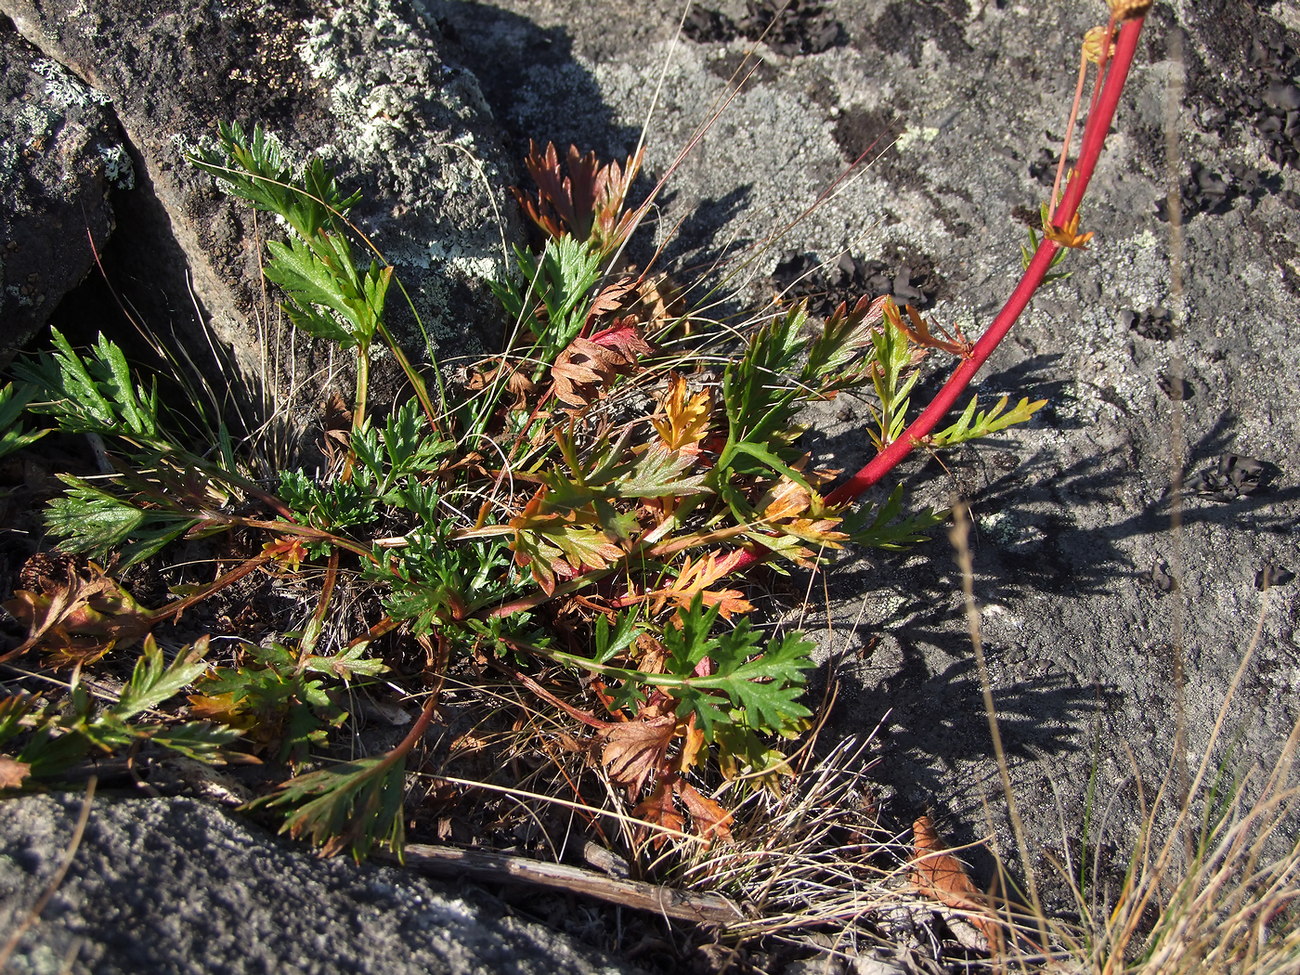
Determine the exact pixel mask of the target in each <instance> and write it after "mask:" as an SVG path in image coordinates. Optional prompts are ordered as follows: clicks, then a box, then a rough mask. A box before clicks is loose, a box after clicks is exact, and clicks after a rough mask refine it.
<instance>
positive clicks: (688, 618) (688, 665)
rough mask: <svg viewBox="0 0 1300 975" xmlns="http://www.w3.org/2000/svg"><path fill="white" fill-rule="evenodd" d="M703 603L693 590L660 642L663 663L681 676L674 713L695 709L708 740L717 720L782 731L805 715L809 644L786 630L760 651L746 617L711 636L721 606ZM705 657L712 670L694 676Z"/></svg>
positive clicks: (682, 714)
mask: <svg viewBox="0 0 1300 975" xmlns="http://www.w3.org/2000/svg"><path fill="white" fill-rule="evenodd" d="M702 606H703V603H702V599H701V597H699V596H696V598H695V600H694V602H693V603H692V604H691V607H690V609H689V610H682V611H680V612H679V613H678V617H677V623H678V625H677V626H676V627H668V628H666V629H665V630H664V635H663V643H664V646H665V647H666V648H667V649H668V651H669V655H668V659H667V661H666V664H665V666H666V668H667V669H668V670H669V671H670V672H671V673H673V674H677V675H683V677H684V679H682V680H681V682H680V683H679V684H676V685H674V686H673V688H672V694H673V696H674V697H676V698H677V700H678V701H679V704H678V708H677V714H678V716H679V717H682V718H686V717H687V716H689V715H691V714H694V715H695V719H696V722H697V724H698V726H699V728H700V730H701V731H702V732H703V733H704V737H705V738H706V739H707V740H709V741H713V740H714V737H715V733H716V728H717V727H718V726H720V725H722V724H730V723H734V722H735V721H737V720H739V721H742V722H743V723H744V724H746V725H747V726H748V727H750V728H753V729H754V730H756V731H759V732H762V733H765V734H786V733H788V732H789V731H790V730H791V729H792V728H794V727H795V726H796V725H797V724H798V723H799V722H800V721H802V720H803V719H804V718H807V717H809V716H810V715H811V713H812V712H811V711H809V710H808V708H806V707H805V706H804V705H802V704H800V703H799V698H800V697H801V696H802V694H803V691H804V684H805V682H806V679H807V678H806V676H805V671H808V670H811V669H812V668H813V667H814V664H813V661H812V657H811V656H810V654H811V651H812V649H813V644H812V643H811V642H810V641H808V640H806V639H805V638H804V637H802V636H801V635H799V634H788V635H787V636H785V637H784V638H782V639H781V640H773V641H771V642H769V643H768V645H767V647H766V648H765V649H764V650H763V651H762V652H761V653H759V652H757V651H758V643H759V636H758V633H757V632H756V631H755V630H754V629H753V627H752V626H751V625H750V623H749V620H748V619H742V620H741V621H740V622H739V623H738V624H737V625H736V627H735V628H734V629H732V630H724V631H722V632H720V633H719V634H717V635H716V636H710V635H709V634H710V631H711V630H712V629H713V626H714V625H715V623H716V622H717V618H718V611H719V607H717V606H715V607H713V608H712V609H710V610H708V611H704V610H703V608H702ZM705 658H708V659H709V660H710V661H711V663H712V665H713V673H712V674H711V675H709V676H707V677H700V676H693V675H694V674H695V671H696V669H697V667H698V666H699V665H700V663H701V662H702V661H703V660H704V659H705ZM686 675H691V676H686ZM728 705H729V706H728ZM737 711H739V713H736V712H737Z"/></svg>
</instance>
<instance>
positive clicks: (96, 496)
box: [45, 474, 200, 567]
mask: <svg viewBox="0 0 1300 975" xmlns="http://www.w3.org/2000/svg"><path fill="white" fill-rule="evenodd" d="M58 477H59V480H60V481H62V482H63V483H64V484H66V485H67V486H68V491H67V493H66V494H64V496H63V497H61V498H54V499H52V500H51V501H50V502H49V505H48V506H47V508H46V511H45V525H46V527H47V528H48V529H49V530H50V532H51V533H52V534H54V535H58V536H60V537H61V538H62V539H63V541H61V542H60V543H59V546H60V548H62V549H64V550H65V551H70V552H84V553H86V554H88V555H90V556H91V557H92V558H95V559H101V560H102V559H106V558H107V557H108V556H109V554H110V553H112V552H113V551H115V550H120V554H121V556H122V561H121V563H120V567H125V566H128V565H134V564H135V563H137V562H140V561H143V560H144V559H147V558H149V557H150V556H151V555H153V554H155V553H156V552H157V551H158V550H159V549H161V548H162V547H163V546H164V545H166V544H167V543H168V542H170V541H172V540H173V539H175V538H178V537H180V536H181V535H183V534H184V533H185V532H186V531H188V530H189V529H191V528H193V527H194V526H195V525H197V524H198V523H199V520H200V519H198V518H196V517H195V516H194V515H193V514H189V513H184V512H176V511H170V510H168V509H165V508H157V507H150V508H145V507H141V506H140V505H138V504H135V503H133V502H132V501H130V500H128V499H126V498H123V497H119V496H118V495H116V494H113V493H111V492H109V491H106V490H102V489H100V488H97V487H95V486H94V485H92V484H90V483H89V482H88V481H83V480H82V479H81V478H79V477H73V476H72V475H70V474H60V475H58Z"/></svg>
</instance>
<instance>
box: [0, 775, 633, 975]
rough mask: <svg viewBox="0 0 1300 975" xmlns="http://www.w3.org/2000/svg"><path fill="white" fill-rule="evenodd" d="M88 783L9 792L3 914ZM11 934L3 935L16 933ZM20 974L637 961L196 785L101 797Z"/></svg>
mask: <svg viewBox="0 0 1300 975" xmlns="http://www.w3.org/2000/svg"><path fill="white" fill-rule="evenodd" d="M80 805H81V803H80V800H79V799H78V797H77V796H75V795H73V796H58V797H56V796H32V797H28V798H23V799H12V800H9V801H6V802H4V803H3V804H0V827H2V828H0V930H3V931H5V932H9V931H12V930H14V929H15V927H16V926H17V925H19V924H22V923H24V921H25V920H26V919H27V918H28V916H29V913H30V911H31V909H32V907H33V906H34V905H35V904H36V902H37V900H38V898H39V897H40V896H41V894H42V892H43V891H44V890H45V889H46V888H47V886H48V885H49V884H50V882H51V880H52V879H54V877H55V874H56V871H57V869H58V867H59V865H60V863H61V861H62V860H63V857H64V854H65V851H66V850H67V849H68V846H69V843H70V841H71V837H72V833H73V827H74V825H75V823H76V821H77V816H78V813H79V810H80ZM6 936H7V935H6ZM6 970H7V971H10V972H13V973H15V975H45V973H49V975H53V973H56V972H73V973H81V972H95V973H97V975H110V973H122V975H141V973H144V972H148V973H151V975H152V973H158V975H163V973H188V972H228V973H232V975H234V973H242V972H248V973H253V972H261V973H265V972H285V973H287V972H294V973H310V972H375V973H384V975H400V973H411V975H415V973H430V972H437V973H452V972H459V973H471V972H473V973H479V972H501V973H511V975H530V973H531V975H549V973H554V972H566V973H567V972H573V973H584V975H586V973H590V975H597V973H604V975H613V973H616V972H626V971H630V970H631V969H629V968H627V967H624V966H622V965H616V964H614V963H613V962H611V961H610V960H608V959H603V958H600V957H598V956H597V955H596V954H595V953H594V952H592V951H589V950H587V949H584V948H582V947H580V946H578V945H576V944H574V943H573V942H572V941H570V940H569V939H567V938H566V937H565V936H563V935H560V934H556V933H555V932H552V931H548V930H546V929H544V928H542V927H540V926H538V925H536V924H531V923H527V922H524V921H521V920H519V919H517V918H513V917H509V916H506V915H505V914H504V912H503V909H502V907H501V906H500V905H499V904H497V903H494V902H493V901H492V900H491V899H490V898H489V897H487V896H486V895H485V894H483V893H481V892H479V891H475V890H473V889H471V888H457V887H455V886H454V885H440V884H437V883H433V882H429V881H425V880H422V879H420V878H418V877H415V876H413V875H411V874H409V873H406V872H403V871H400V870H396V869H393V868H389V867H380V866H374V865H365V866H360V867H358V866H356V865H354V864H353V863H352V862H351V861H350V860H347V859H343V858H339V859H333V860H319V859H316V858H314V857H312V856H310V855H309V854H308V853H307V852H306V851H305V850H304V849H303V848H302V847H297V846H292V845H290V844H287V843H283V842H280V841H278V840H276V839H275V838H274V837H271V836H269V835H267V834H265V833H262V832H261V831H259V830H257V829H256V828H254V827H251V826H250V825H249V824H248V823H247V822H246V821H244V820H242V819H233V818H231V817H230V816H228V815H226V814H225V813H224V812H222V811H221V810H219V809H217V808H216V807H214V806H210V805H207V804H205V803H202V802H197V801H195V800H191V799H129V800H113V799H106V798H103V797H100V798H97V799H96V800H95V802H94V805H93V807H92V809H91V813H90V819H89V822H88V824H87V827H86V831H85V835H84V837H83V838H82V841H81V843H80V845H79V846H78V847H77V848H76V854H75V856H74V858H73V860H72V866H71V869H70V870H69V871H68V873H67V876H66V878H65V879H64V880H63V882H62V883H61V884H59V886H58V888H57V889H56V891H55V892H54V895H53V896H52V898H51V899H50V900H49V902H48V904H46V905H45V908H44V910H43V911H42V912H41V915H40V919H39V921H38V922H37V923H35V924H33V925H32V926H31V927H30V928H29V929H28V930H27V932H26V933H25V934H24V935H23V937H22V939H21V940H20V941H19V945H18V950H17V952H16V954H15V955H14V957H13V958H11V959H10V962H9V967H8V968H7V969H6Z"/></svg>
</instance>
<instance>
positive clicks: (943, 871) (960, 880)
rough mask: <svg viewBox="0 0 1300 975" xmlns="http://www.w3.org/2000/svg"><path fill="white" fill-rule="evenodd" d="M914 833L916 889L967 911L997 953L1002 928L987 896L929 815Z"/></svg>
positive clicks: (927, 895)
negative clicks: (950, 847)
mask: <svg viewBox="0 0 1300 975" xmlns="http://www.w3.org/2000/svg"><path fill="white" fill-rule="evenodd" d="M912 834H913V838H914V841H913V842H914V847H915V849H914V852H913V856H912V877H911V880H912V883H913V884H914V885H915V886H916V889H917V890H919V891H920V892H921V893H922V894H924V895H925V896H926V897H930V898H932V899H934V900H936V901H938V902H939V903H940V904H943V905H944V906H946V907H951V908H953V909H955V910H958V911H964V912H967V913H968V914H969V917H968V920H969V921H970V922H971V924H973V925H975V927H976V928H977V929H979V932H980V933H981V934H982V935H984V937H985V938H986V939H987V940H988V943H989V948H990V949H991V950H995V951H996V950H997V949H998V946H999V945H1001V943H1002V925H1001V924H1000V923H999V922H998V920H997V915H996V914H995V913H994V911H993V910H992V909H991V906H990V904H989V898H988V896H987V895H985V893H984V892H983V891H982V890H980V889H979V888H978V887H976V886H975V884H974V883H972V882H971V879H970V876H969V875H968V874H967V873H966V868H965V867H964V866H963V865H962V862H961V861H960V860H958V859H957V858H956V857H955V856H953V855H952V854H951V853H948V852H946V848H945V847H944V846H943V844H942V843H941V842H940V840H939V834H938V832H937V831H936V830H935V828H934V824H933V823H932V822H931V821H930V817H929V816H922V817H920V818H919V819H917V820H916V822H914V823H913V824H912Z"/></svg>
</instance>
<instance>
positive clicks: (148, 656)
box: [110, 634, 208, 721]
mask: <svg viewBox="0 0 1300 975" xmlns="http://www.w3.org/2000/svg"><path fill="white" fill-rule="evenodd" d="M207 650H208V638H207V637H206V636H205V637H202V638H201V639H199V640H197V641H196V642H195V643H194V644H193V646H191V647H188V648H186V649H185V650H184V651H183V652H181V653H178V654H177V655H176V657H175V659H174V660H172V662H171V663H170V664H168V663H166V662H165V661H164V660H163V655H162V650H160V649H159V648H158V644H157V643H156V642H155V641H154V638H153V635H152V634H150V635H149V636H146V637H145V638H144V646H143V648H142V650H141V652H140V659H139V660H138V661H137V662H136V665H135V672H134V673H133V674H132V675H131V680H130V681H129V682H128V683H127V685H126V686H125V687H123V688H122V693H121V695H119V697H118V701H117V703H116V704H115V705H113V707H112V708H111V709H110V711H111V713H112V714H113V715H114V716H115V717H117V718H120V719H121V720H123V721H126V720H129V719H130V718H133V717H135V716H136V715H137V714H140V713H141V712H142V711H147V710H149V709H150V708H155V707H157V706H158V705H159V704H161V703H162V702H163V701H165V700H167V699H168V698H169V697H173V696H175V695H176V694H179V693H180V692H181V691H182V690H184V689H185V688H186V687H188V686H189V685H190V684H193V683H194V682H195V681H196V680H197V679H198V678H199V677H200V676H202V675H203V673H204V672H205V671H206V670H207V669H208V665H207V664H206V663H204V662H203V657H204V655H205V654H206V653H207Z"/></svg>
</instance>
